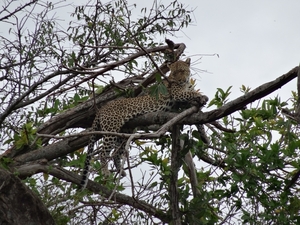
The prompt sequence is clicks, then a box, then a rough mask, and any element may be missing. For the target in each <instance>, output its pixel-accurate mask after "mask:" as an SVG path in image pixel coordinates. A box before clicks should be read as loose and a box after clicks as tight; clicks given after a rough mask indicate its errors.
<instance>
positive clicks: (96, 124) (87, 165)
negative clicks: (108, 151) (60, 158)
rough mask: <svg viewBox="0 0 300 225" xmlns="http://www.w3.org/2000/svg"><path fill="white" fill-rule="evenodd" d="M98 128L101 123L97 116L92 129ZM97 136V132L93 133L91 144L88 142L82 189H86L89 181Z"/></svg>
mask: <svg viewBox="0 0 300 225" xmlns="http://www.w3.org/2000/svg"><path fill="white" fill-rule="evenodd" d="M98 130H100V124H99V118H96V119H95V120H94V122H93V126H92V131H98ZM96 138H97V135H96V134H92V135H91V136H90V140H89V144H88V152H87V154H86V158H85V163H84V167H83V172H82V178H81V182H80V189H81V190H83V189H85V187H86V185H87V183H88V179H89V173H90V165H91V159H92V156H93V151H94V145H95V143H96Z"/></svg>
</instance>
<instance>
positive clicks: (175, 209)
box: [169, 125, 182, 225]
mask: <svg viewBox="0 0 300 225" xmlns="http://www.w3.org/2000/svg"><path fill="white" fill-rule="evenodd" d="M171 133H172V149H171V174H170V187H169V195H170V211H171V215H172V224H174V225H181V214H180V210H179V193H178V185H177V180H178V171H179V168H180V166H181V163H180V162H181V159H180V157H181V155H180V150H181V149H182V146H181V145H180V139H179V136H180V126H178V125H174V126H173V127H172V132H171Z"/></svg>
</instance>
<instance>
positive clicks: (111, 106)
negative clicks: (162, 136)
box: [80, 58, 208, 189]
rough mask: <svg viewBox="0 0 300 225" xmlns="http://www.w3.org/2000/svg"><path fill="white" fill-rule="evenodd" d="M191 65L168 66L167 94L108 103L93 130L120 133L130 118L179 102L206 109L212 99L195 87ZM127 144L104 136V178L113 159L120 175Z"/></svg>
mask: <svg viewBox="0 0 300 225" xmlns="http://www.w3.org/2000/svg"><path fill="white" fill-rule="evenodd" d="M190 65H191V59H190V58H187V59H186V60H185V61H182V60H178V61H175V62H173V63H171V64H170V65H168V67H169V69H170V74H169V76H167V79H165V80H163V84H164V85H165V86H166V89H167V93H166V94H165V93H164V94H162V93H160V94H158V96H153V95H151V94H145V95H142V96H137V97H133V98H122V99H116V100H113V101H110V102H108V103H107V104H106V105H104V106H103V107H101V108H100V109H99V110H98V111H97V113H96V116H95V119H94V121H93V124H92V130H93V131H99V130H101V131H108V132H120V131H121V129H122V127H123V126H124V125H125V123H126V122H128V121H129V120H130V119H133V118H135V117H137V116H139V115H144V114H147V113H150V112H158V111H168V110H170V109H171V108H172V106H173V105H174V104H175V103H176V102H194V104H195V103H196V104H197V105H198V106H201V107H202V106H204V105H205V104H206V103H207V101H208V97H207V96H205V95H202V94H201V93H200V92H199V91H196V90H194V88H193V87H192V86H191V82H190V74H191V72H190ZM96 137H97V136H96V135H94V134H92V135H91V136H90V139H89V143H88V151H87V155H86V160H85V165H84V169H83V173H82V180H81V183H80V187H81V189H84V188H85V187H86V185H87V182H88V175H89V170H90V161H91V159H92V157H93V154H94V153H93V152H94V145H95V143H96V141H97V140H96ZM125 142H126V141H125ZM125 142H124V138H121V137H117V136H112V135H103V139H102V148H101V151H100V163H101V166H102V174H103V175H105V176H108V175H109V174H110V171H109V170H108V166H107V164H108V163H107V162H108V160H109V159H110V158H112V159H113V162H114V166H115V167H116V170H117V171H118V172H120V171H121V159H122V156H123V154H124V151H125V149H124V143H125ZM112 150H114V152H113V154H112V156H111V157H110V154H111V151H112ZM122 176H126V173H125V172H124V171H123V172H122Z"/></svg>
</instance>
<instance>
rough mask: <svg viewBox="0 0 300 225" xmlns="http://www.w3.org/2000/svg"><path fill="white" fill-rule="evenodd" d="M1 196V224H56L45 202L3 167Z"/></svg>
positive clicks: (0, 184) (0, 187)
mask: <svg viewBox="0 0 300 225" xmlns="http://www.w3.org/2000/svg"><path fill="white" fill-rule="evenodd" d="M0 196H1V197H0V224H33V225H35V224H36V225H39V224H45V225H54V224H55V222H54V220H53V218H52V216H51V214H50V213H49V211H48V209H47V208H46V207H45V205H44V204H43V202H42V201H41V200H40V199H39V198H38V197H37V196H36V195H35V194H34V193H33V192H32V191H31V190H30V189H29V188H28V187H27V186H26V185H25V184H24V183H22V181H21V180H20V179H19V178H17V177H16V176H15V175H13V174H11V173H9V172H8V171H6V170H4V169H2V168H0Z"/></svg>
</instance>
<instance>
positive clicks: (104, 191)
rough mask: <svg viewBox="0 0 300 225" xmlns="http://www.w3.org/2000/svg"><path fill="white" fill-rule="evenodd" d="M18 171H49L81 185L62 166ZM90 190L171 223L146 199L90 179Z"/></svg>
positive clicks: (35, 166)
mask: <svg viewBox="0 0 300 225" xmlns="http://www.w3.org/2000/svg"><path fill="white" fill-rule="evenodd" d="M16 172H17V173H18V174H19V176H21V177H22V176H30V175H32V174H36V173H40V172H43V173H49V174H51V175H52V176H54V177H57V178H59V179H61V180H65V181H68V182H71V183H73V184H77V185H80V182H81V176H80V175H77V174H75V173H73V172H70V171H67V170H64V169H62V168H58V167H55V166H48V165H43V164H39V163H36V164H32V165H24V166H21V167H18V168H16ZM86 188H87V189H88V190H90V191H92V192H94V193H101V195H103V196H104V197H106V198H108V197H109V196H111V195H113V199H115V200H116V202H118V203H120V204H126V205H129V206H132V207H134V208H136V209H140V210H142V211H144V212H146V213H149V214H150V215H152V216H154V217H156V218H158V219H160V220H161V221H162V222H164V223H169V222H170V218H169V216H167V215H166V214H165V213H163V211H162V210H160V209H157V208H155V207H153V206H152V205H149V204H147V203H146V202H144V201H141V200H138V199H135V198H132V197H129V196H127V195H124V194H119V193H116V192H114V193H112V191H111V190H110V189H108V188H107V187H105V186H102V185H100V184H98V183H96V182H94V181H91V180H89V181H88V184H87V187H86Z"/></svg>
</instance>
